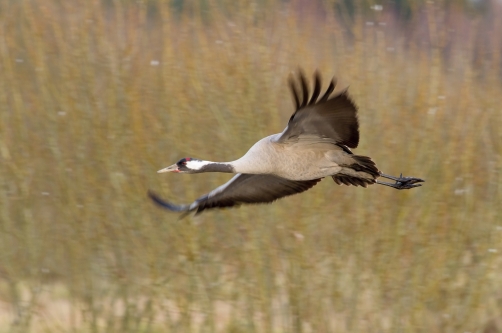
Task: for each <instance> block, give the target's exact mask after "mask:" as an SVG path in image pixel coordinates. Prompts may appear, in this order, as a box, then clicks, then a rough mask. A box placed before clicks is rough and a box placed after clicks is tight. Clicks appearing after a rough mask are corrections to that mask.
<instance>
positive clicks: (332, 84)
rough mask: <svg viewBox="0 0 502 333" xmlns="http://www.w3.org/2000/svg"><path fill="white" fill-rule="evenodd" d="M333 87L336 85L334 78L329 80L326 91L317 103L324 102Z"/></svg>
mask: <svg viewBox="0 0 502 333" xmlns="http://www.w3.org/2000/svg"><path fill="white" fill-rule="evenodd" d="M335 87H336V79H335V78H333V79H332V80H331V82H330V83H329V87H328V89H327V90H326V92H325V93H324V95H323V96H322V97H321V99H320V100H319V103H321V102H326V101H327V100H328V98H329V95H331V93H332V92H333V90H335Z"/></svg>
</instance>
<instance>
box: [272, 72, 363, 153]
mask: <svg viewBox="0 0 502 333" xmlns="http://www.w3.org/2000/svg"><path fill="white" fill-rule="evenodd" d="M299 78H300V80H299V81H300V82H299V90H298V89H297V88H298V87H297V86H298V84H297V83H295V81H294V80H293V79H292V78H290V80H289V84H290V87H291V91H292V93H293V98H294V100H295V104H296V111H295V113H294V114H293V115H292V116H291V118H290V119H289V123H288V126H287V127H286V129H285V130H284V131H283V132H282V134H281V136H280V137H279V139H278V140H277V142H283V143H287V142H296V141H298V140H301V138H302V136H304V137H310V138H312V137H318V138H319V139H329V140H330V141H332V142H333V143H334V144H339V145H344V146H347V147H350V148H356V147H357V145H358V143H359V122H358V120H357V107H356V105H355V104H354V102H353V101H352V100H351V99H350V97H349V96H348V94H347V91H343V92H341V93H339V94H337V95H334V96H333V97H331V98H330V95H331V93H332V92H333V90H334V89H335V85H336V81H335V80H334V79H333V80H331V83H330V85H329V87H328V89H327V90H326V92H325V93H324V95H323V96H322V97H321V98H320V99H319V100H317V98H318V97H319V93H320V91H321V78H320V75H319V73H318V72H316V73H315V75H314V90H313V93H312V96H310V98H309V95H310V92H309V87H308V84H307V80H306V79H305V76H304V74H303V73H302V72H301V71H300V74H299Z"/></svg>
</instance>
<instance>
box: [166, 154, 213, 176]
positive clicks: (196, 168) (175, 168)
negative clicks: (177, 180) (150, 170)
mask: <svg viewBox="0 0 502 333" xmlns="http://www.w3.org/2000/svg"><path fill="white" fill-rule="evenodd" d="M209 164H211V162H208V161H202V160H198V159H196V158H191V157H185V158H182V159H181V160H179V161H178V162H177V163H176V164H173V165H171V166H168V167H167V168H164V169H161V170H159V171H157V172H158V173H162V172H176V173H199V172H204V171H205V170H204V167H205V166H207V165H209Z"/></svg>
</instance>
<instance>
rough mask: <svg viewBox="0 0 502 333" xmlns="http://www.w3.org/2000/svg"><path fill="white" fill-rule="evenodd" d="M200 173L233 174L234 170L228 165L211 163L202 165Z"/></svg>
mask: <svg viewBox="0 0 502 333" xmlns="http://www.w3.org/2000/svg"><path fill="white" fill-rule="evenodd" d="M200 172H225V173H235V169H234V167H233V166H231V165H230V164H225V163H211V164H207V165H204V166H203V167H202V169H201V170H200Z"/></svg>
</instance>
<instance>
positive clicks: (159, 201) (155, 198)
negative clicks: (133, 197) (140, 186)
mask: <svg viewBox="0 0 502 333" xmlns="http://www.w3.org/2000/svg"><path fill="white" fill-rule="evenodd" d="M148 196H149V197H150V199H152V200H153V201H154V202H155V203H156V204H157V205H159V206H160V207H162V208H165V209H168V210H170V211H172V212H187V211H189V207H188V206H187V205H174V204H172V203H170V202H168V201H165V200H163V199H161V198H160V197H159V196H158V195H157V194H156V193H155V192H153V191H152V190H148Z"/></svg>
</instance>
